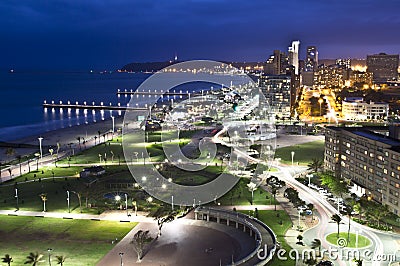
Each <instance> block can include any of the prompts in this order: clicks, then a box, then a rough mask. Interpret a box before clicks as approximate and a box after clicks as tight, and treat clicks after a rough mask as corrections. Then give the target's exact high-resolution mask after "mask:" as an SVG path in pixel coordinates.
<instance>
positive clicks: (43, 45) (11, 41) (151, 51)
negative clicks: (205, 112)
mask: <svg viewBox="0 0 400 266" xmlns="http://www.w3.org/2000/svg"><path fill="white" fill-rule="evenodd" d="M399 11H400V1H398V0H376V1H370V0H333V1H324V0H286V1H282V0H187V1H184V0H177V1H173V0H143V1H136V0H114V1H106V0H92V1H83V0H46V1H44V0H20V1H15V0H2V1H0V36H1V37H0V67H2V68H16V69H19V68H30V69H49V68H52V67H54V68H57V69H69V70H75V69H76V70H77V69H82V70H83V69H91V68H93V69H116V68H119V67H121V66H122V65H124V64H125V63H129V62H137V61H139V62H143V61H164V60H169V59H172V58H173V56H174V54H175V52H176V53H177V54H178V56H179V59H181V60H188V59H214V60H234V61H261V60H265V59H266V58H267V57H268V56H269V54H271V52H272V50H274V49H280V50H286V49H287V46H288V45H289V44H290V42H291V41H292V40H294V39H299V40H300V41H301V51H302V54H301V57H304V53H305V47H306V46H307V45H317V46H318V49H319V51H320V58H337V57H358V58H365V56H366V54H369V53H378V52H387V53H399V51H400V49H399V48H400V34H399V29H400V16H399V15H398V12H399Z"/></svg>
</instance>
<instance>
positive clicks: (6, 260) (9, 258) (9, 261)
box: [1, 254, 13, 266]
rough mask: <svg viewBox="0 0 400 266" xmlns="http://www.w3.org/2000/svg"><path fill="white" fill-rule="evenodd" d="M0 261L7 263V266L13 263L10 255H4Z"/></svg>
mask: <svg viewBox="0 0 400 266" xmlns="http://www.w3.org/2000/svg"><path fill="white" fill-rule="evenodd" d="M1 260H2V262H4V263H7V264H8V266H10V265H11V262H13V259H12V257H11V256H10V254H6V255H4V257H3V258H1Z"/></svg>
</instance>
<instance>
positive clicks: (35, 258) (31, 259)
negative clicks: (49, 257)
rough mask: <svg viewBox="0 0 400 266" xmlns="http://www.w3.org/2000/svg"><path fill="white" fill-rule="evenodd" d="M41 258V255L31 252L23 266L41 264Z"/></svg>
mask: <svg viewBox="0 0 400 266" xmlns="http://www.w3.org/2000/svg"><path fill="white" fill-rule="evenodd" d="M42 257H43V255H42V254H39V253H37V252H36V253H33V252H31V253H29V256H27V257H26V261H25V263H24V264H32V266H36V265H37V264H38V263H40V262H43V260H41V259H42Z"/></svg>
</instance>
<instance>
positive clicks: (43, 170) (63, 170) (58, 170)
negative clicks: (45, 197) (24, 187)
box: [13, 165, 84, 182]
mask: <svg viewBox="0 0 400 266" xmlns="http://www.w3.org/2000/svg"><path fill="white" fill-rule="evenodd" d="M83 168H84V167H81V166H73V165H71V167H55V166H54V165H52V166H44V167H40V166H39V171H36V165H35V167H33V168H32V167H31V172H30V173H26V174H23V175H22V176H19V177H17V178H15V179H13V181H15V182H23V181H26V180H38V179H39V178H41V179H43V178H49V177H53V173H54V176H55V177H59V176H62V177H64V176H79V172H80V171H82V169H83Z"/></svg>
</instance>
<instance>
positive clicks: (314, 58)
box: [305, 46, 318, 72]
mask: <svg viewBox="0 0 400 266" xmlns="http://www.w3.org/2000/svg"><path fill="white" fill-rule="evenodd" d="M317 66H318V51H317V47H316V46H308V47H307V55H306V62H305V71H307V72H311V71H312V72H313V71H315V70H316V69H317Z"/></svg>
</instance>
